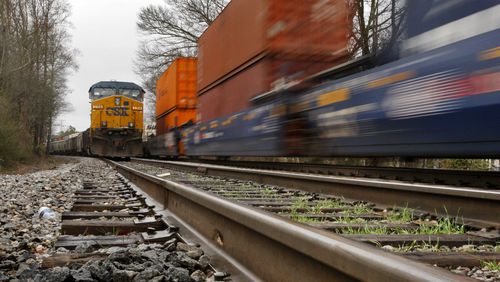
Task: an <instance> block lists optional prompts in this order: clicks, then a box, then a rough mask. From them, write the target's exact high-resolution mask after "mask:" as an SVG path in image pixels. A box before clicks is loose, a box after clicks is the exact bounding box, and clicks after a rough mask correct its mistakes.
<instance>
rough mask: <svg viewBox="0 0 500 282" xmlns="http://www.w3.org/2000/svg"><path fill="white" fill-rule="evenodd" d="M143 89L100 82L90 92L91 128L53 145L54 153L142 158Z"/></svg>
mask: <svg viewBox="0 0 500 282" xmlns="http://www.w3.org/2000/svg"><path fill="white" fill-rule="evenodd" d="M144 93H145V92H144V90H143V89H142V88H141V87H140V86H138V85H137V84H135V83H131V82H120V81H101V82H98V83H96V84H94V85H92V87H90V89H89V98H90V100H91V102H90V104H91V109H90V128H89V129H87V130H86V131H84V132H82V133H79V134H76V135H71V136H69V137H68V138H66V139H65V140H62V141H56V142H53V143H52V144H51V152H53V153H76V154H85V155H91V156H103V157H120V158H126V157H132V156H141V155H142V153H143V150H142V131H143V99H144Z"/></svg>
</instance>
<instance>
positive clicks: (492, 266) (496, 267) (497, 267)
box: [481, 260, 500, 271]
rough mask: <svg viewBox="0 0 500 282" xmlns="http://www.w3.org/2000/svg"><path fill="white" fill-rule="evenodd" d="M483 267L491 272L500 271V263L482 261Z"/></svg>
mask: <svg viewBox="0 0 500 282" xmlns="http://www.w3.org/2000/svg"><path fill="white" fill-rule="evenodd" d="M481 267H483V268H486V269H488V270H490V271H500V261H498V262H497V261H496V260H493V261H482V262H481Z"/></svg>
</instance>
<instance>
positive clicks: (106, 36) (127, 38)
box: [55, 0, 163, 131]
mask: <svg viewBox="0 0 500 282" xmlns="http://www.w3.org/2000/svg"><path fill="white" fill-rule="evenodd" d="M69 2H70V4H71V6H72V14H71V18H70V21H71V23H72V25H73V28H72V29H71V31H70V32H71V34H72V36H73V39H72V42H73V44H72V45H73V46H74V47H75V48H77V49H78V50H79V55H78V57H77V62H78V65H79V69H78V71H77V72H76V73H73V74H72V75H71V77H69V81H68V86H69V88H70V89H71V93H68V94H67V95H66V101H67V102H68V103H69V104H71V108H72V111H71V112H67V113H64V114H62V115H61V116H60V117H59V118H58V121H57V122H56V127H55V129H56V130H58V131H59V130H60V129H61V128H60V126H59V125H60V124H62V125H63V126H64V128H67V127H68V126H70V125H72V126H74V127H76V129H77V130H78V131H83V130H85V129H87V128H88V127H89V125H90V116H89V114H90V112H89V111H90V104H89V99H88V89H89V88H90V86H91V85H92V84H94V83H96V82H98V81H101V80H110V79H114V80H120V81H132V82H135V83H138V84H140V82H141V80H140V78H139V77H138V76H137V75H136V74H135V73H134V71H133V62H134V59H135V55H136V51H137V46H138V44H139V41H140V39H141V36H140V33H139V31H138V30H137V27H136V22H137V14H138V13H139V11H140V9H141V7H144V6H147V5H149V4H163V1H162V0H70V1H69Z"/></svg>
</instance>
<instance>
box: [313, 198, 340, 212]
mask: <svg viewBox="0 0 500 282" xmlns="http://www.w3.org/2000/svg"><path fill="white" fill-rule="evenodd" d="M345 207H346V204H345V203H343V202H342V200H341V199H324V200H321V201H318V202H317V203H316V205H315V206H313V207H311V208H310V211H311V212H312V213H316V214H319V213H321V212H322V210H323V209H337V208H345Z"/></svg>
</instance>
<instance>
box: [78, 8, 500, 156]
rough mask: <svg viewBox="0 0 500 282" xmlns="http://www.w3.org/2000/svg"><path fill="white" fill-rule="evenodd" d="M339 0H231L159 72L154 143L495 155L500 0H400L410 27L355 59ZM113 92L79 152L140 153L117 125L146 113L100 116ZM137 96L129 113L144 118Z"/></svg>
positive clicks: (304, 152)
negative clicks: (113, 118) (194, 51)
mask: <svg viewBox="0 0 500 282" xmlns="http://www.w3.org/2000/svg"><path fill="white" fill-rule="evenodd" d="M330 3H331V4H330ZM342 3H346V1H341V0H337V1H335V0H329V1H320V2H318V1H312V0H307V1H306V0H286V1H285V0H266V1H265V0H255V1H246V0H232V1H231V2H230V3H229V4H228V6H227V7H226V8H225V10H224V11H223V12H222V14H221V15H219V18H217V19H216V20H215V21H214V22H213V24H212V25H211V26H210V27H209V28H208V29H207V31H205V33H204V34H203V35H202V37H201V38H200V40H199V42H198V45H199V46H198V49H199V51H198V52H199V57H198V58H197V59H196V58H181V59H178V60H177V61H175V62H174V63H173V64H172V65H171V66H170V67H169V68H168V69H167V71H166V72H165V73H164V74H163V75H162V77H161V78H160V79H159V81H158V83H157V89H156V90H157V93H156V94H157V101H156V102H157V109H156V118H157V120H156V122H157V123H156V124H157V125H156V127H157V136H155V137H152V138H150V139H149V140H148V142H147V143H146V145H145V149H146V150H145V153H146V155H150V156H156V157H178V156H190V157H200V156H217V157H229V156H325V157H330V156H360V157H379V156H387V157H389V156H398V157H500V93H499V90H500V67H499V62H500V45H499V38H500V21H499V20H498V15H499V14H500V5H499V4H498V1H497V0H482V1H468V0H448V1H443V0H419V1H406V3H407V4H406V5H407V6H406V19H405V20H404V21H402V25H403V27H404V30H405V32H406V39H405V40H404V41H402V42H401V43H399V44H395V45H394V46H393V48H391V49H390V50H389V51H387V52H385V53H382V55H377V56H370V57H361V58H359V59H355V60H351V61H347V59H346V58H347V57H346V56H345V55H346V53H345V48H343V49H342V48H340V47H342V44H344V45H345V46H344V47H346V46H347V34H348V32H346V30H347V29H349V28H350V25H349V24H345V22H343V20H342V21H340V20H336V18H338V19H346V18H348V17H347V16H346V15H349V14H350V13H348V12H347V13H344V12H342V11H343V8H342V7H343V6H342V5H341V4H342ZM266 5H267V6H266ZM318 5H319V6H321V7H319V6H318ZM325 5H326V6H325ZM297 7H299V8H300V9H299V10H296V9H298V8H297ZM283 9H284V10H283ZM282 10H283V11H285V12H286V13H284V12H283V11H282ZM263 11H265V12H263ZM252 15H253V16H255V17H254V18H252ZM335 15H337V17H335ZM263 19H264V21H263V22H256V24H254V25H251V26H254V28H261V32H260V33H259V32H257V31H255V30H252V31H249V30H247V29H248V26H249V23H252V22H253V21H262V20H263ZM294 19H295V22H294ZM332 19H333V20H332ZM245 21H247V22H245ZM332 21H333V22H332ZM329 26H331V27H333V29H334V30H333V31H332V30H329V29H328V27H329ZM318 27H321V28H318ZM342 27H343V28H344V30H343V31H344V32H340V33H339V31H338V30H341V29H342ZM297 32H299V33H300V36H297ZM331 32H333V33H331ZM330 33H331V34H333V35H332V36H334V35H335V34H336V35H335V36H336V37H335V40H329V37H328V34H330ZM342 34H344V35H345V37H342ZM252 36H253V37H252ZM325 36H326V37H325ZM231 38H232V39H233V41H228V40H227V39H231ZM235 38H236V40H235ZM258 40H264V42H260V43H259V42H257V43H256V41H258ZM220 42H224V44H223V45H221V44H220ZM321 42H329V44H331V45H332V46H334V47H335V48H333V49H328V48H326V47H325V46H323V45H321V44H318V43H321ZM336 42H337V43H336ZM338 42H341V43H342V44H338ZM301 44H302V45H301ZM304 44H305V45H304ZM325 44H326V43H325ZM335 44H337V45H335ZM252 48H253V49H252ZM259 48H260V49H259ZM334 51H335V52H334ZM245 52H246V53H245ZM327 63H328V64H330V65H335V66H334V67H331V68H327V69H325V68H324V66H325V65H327ZM318 69H323V71H320V72H318V71H317V70H318ZM271 78H272V79H271ZM266 87H267V88H266ZM262 89H267V90H266V91H263V90H262ZM91 90H92V88H91ZM137 93H141V94H140V97H141V100H140V101H142V93H143V92H142V90H139V92H137ZM91 97H92V95H91ZM115 97H123V96H117V95H116V93H115V94H114V95H113V96H110V98H109V101H110V103H109V105H106V106H102V108H101V109H100V112H99V114H97V112H96V110H98V108H96V107H100V106H99V105H100V104H99V103H97V102H98V100H97V99H95V98H94V100H93V105H92V111H93V118H92V122H93V123H92V128H91V129H90V130H89V131H87V132H86V134H87V135H90V136H91V138H88V137H87V139H86V138H85V134H84V135H83V143H84V144H85V140H91V143H92V144H96V146H101V147H97V148H95V149H93V148H92V146H90V147H89V146H85V145H84V146H83V148H84V149H82V151H84V152H86V153H92V154H96V155H111V156H116V155H118V156H134V155H139V150H138V149H137V150H136V149H132V148H135V147H134V146H131V147H130V149H124V148H126V147H124V145H117V144H131V145H132V144H138V143H130V142H129V143H127V142H124V141H123V140H125V139H124V138H117V137H118V136H121V133H118V132H129V131H123V128H127V129H129V128H131V126H132V127H134V128H136V130H137V131H139V130H140V129H142V122H141V121H140V120H137V119H135V120H134V121H132V120H131V119H130V121H127V123H125V126H123V124H121V125H120V126H118V125H114V123H111V122H110V121H108V123H107V124H106V123H103V122H104V121H105V120H102V119H101V120H98V119H97V116H99V117H101V116H102V115H106V114H107V113H108V107H113V106H112V105H113V103H116V101H117V100H116V98H115ZM121 99H122V100H124V99H123V98H121ZM129 100H130V102H131V101H132V100H134V99H133V98H132V99H129ZM136 100H137V99H136ZM137 101H139V100H137ZM118 103H121V100H119V101H118ZM139 105H140V106H139ZM130 106H131V105H130ZM104 107H106V108H104ZM115 107H124V105H122V104H120V105H115ZM136 107H140V111H139V108H136V109H135V110H134V109H129V111H128V112H127V113H128V114H132V113H137V114H140V115H141V118H142V104H138V103H136ZM120 111H121V110H119V113H121V112H120ZM134 111H136V112H134ZM109 113H115V112H114V110H113V111H109ZM94 115H95V116H94ZM137 117H138V116H137ZM129 122H133V124H129ZM139 125H140V127H139ZM115 127H116V128H121V129H120V130H121V131H116V132H115V131H114V130H112V131H110V129H111V128H115ZM115 133H116V134H115ZM106 134H111V135H109V137H108V135H106ZM124 134H125V135H124V136H132V135H128V134H129V133H124ZM133 136H136V135H133ZM113 138H117V139H113ZM130 140H132V139H130ZM133 140H135V139H133ZM98 144H99V145H98ZM100 144H108V145H100ZM137 146H138V145H137ZM103 147H104V148H107V149H103ZM113 148H120V150H119V151H118V150H115V149H113ZM127 148H128V147H127ZM109 152H111V153H109Z"/></svg>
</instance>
